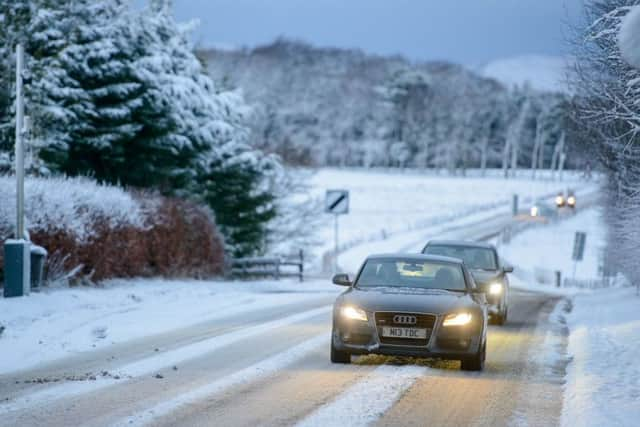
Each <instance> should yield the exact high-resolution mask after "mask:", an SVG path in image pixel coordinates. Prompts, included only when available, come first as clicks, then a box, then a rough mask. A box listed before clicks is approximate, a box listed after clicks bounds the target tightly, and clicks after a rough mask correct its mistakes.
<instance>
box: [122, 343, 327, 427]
mask: <svg viewBox="0 0 640 427" xmlns="http://www.w3.org/2000/svg"><path fill="white" fill-rule="evenodd" d="M326 343H327V337H326V335H325V334H322V335H319V336H316V337H314V338H311V339H309V340H307V341H304V342H303V343H301V344H298V345H296V346H294V347H292V348H290V349H289V350H287V351H285V352H282V353H278V354H276V355H275V356H272V357H270V358H268V359H266V360H263V361H262V362H258V363H256V364H254V365H251V366H249V367H247V368H245V369H242V370H240V371H238V372H236V373H234V374H231V375H228V376H225V377H223V378H220V379H219V380H217V381H214V382H211V383H208V384H206V385H204V386H202V387H198V388H195V389H193V390H190V391H189V392H187V393H184V394H181V395H178V396H176V397H175V398H174V399H171V400H167V401H163V402H161V403H159V404H158V405H156V406H154V407H152V408H149V409H147V410H146V411H144V412H142V413H140V414H136V415H133V416H131V417H129V418H127V419H124V420H121V421H118V422H116V423H114V426H142V425H149V424H151V425H153V422H154V420H156V419H158V418H161V417H162V416H166V415H168V414H170V413H172V412H174V411H176V410H177V409H179V408H181V407H184V406H186V405H189V404H190V403H194V402H198V401H201V400H203V399H204V398H206V397H209V396H211V395H214V394H217V393H220V392H222V391H224V390H226V389H228V388H230V387H233V386H238V385H242V384H247V383H250V382H253V381H258V380H261V379H264V378H266V377H269V376H271V375H274V374H277V373H278V372H280V371H281V370H282V369H283V368H285V367H287V366H289V365H291V364H293V363H295V362H297V361H298V360H300V359H302V358H303V357H305V356H307V355H308V354H309V353H311V352H312V351H314V350H316V349H317V348H318V347H320V346H323V345H326Z"/></svg>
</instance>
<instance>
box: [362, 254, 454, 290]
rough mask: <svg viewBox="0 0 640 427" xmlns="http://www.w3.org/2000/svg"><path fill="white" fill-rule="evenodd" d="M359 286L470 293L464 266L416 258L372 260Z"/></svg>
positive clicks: (364, 269) (363, 269) (365, 266)
mask: <svg viewBox="0 0 640 427" xmlns="http://www.w3.org/2000/svg"><path fill="white" fill-rule="evenodd" d="M355 286H356V287H358V288H366V287H380V286H383V287H404V288H420V289H444V290H450V291H464V290H466V285H465V281H464V275H463V273H462V267H461V266H460V265H456V264H450V263H444V262H433V261H420V260H418V261H416V260H413V259H373V260H368V261H367V262H366V263H365V265H364V267H363V268H362V271H361V272H360V275H359V276H358V278H357V281H356V283H355Z"/></svg>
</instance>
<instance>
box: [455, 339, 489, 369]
mask: <svg viewBox="0 0 640 427" xmlns="http://www.w3.org/2000/svg"><path fill="white" fill-rule="evenodd" d="M486 356H487V344H486V343H485V345H483V346H482V350H480V351H479V352H478V353H477V354H476V355H475V356H473V357H470V358H468V359H462V365H461V368H462V370H463V371H482V370H483V369H484V360H485V358H486Z"/></svg>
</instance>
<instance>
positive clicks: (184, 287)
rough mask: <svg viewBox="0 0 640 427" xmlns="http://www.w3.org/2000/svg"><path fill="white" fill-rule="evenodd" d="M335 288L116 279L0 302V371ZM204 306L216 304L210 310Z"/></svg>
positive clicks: (333, 291) (310, 283) (294, 283)
mask: <svg viewBox="0 0 640 427" xmlns="http://www.w3.org/2000/svg"><path fill="white" fill-rule="evenodd" d="M341 290H342V289H339V287H337V286H333V285H331V284H330V282H329V281H328V280H324V281H315V282H314V281H307V282H304V283H298V282H297V281H281V282H275V281H260V282H213V281H212V282H203V281H196V280H187V281H185V280H182V281H171V280H148V279H145V280H142V279H140V280H122V281H118V280H115V281H110V282H106V283H104V286H103V287H102V288H71V289H55V290H52V291H49V292H47V291H44V292H40V293H32V294H31V295H30V296H29V297H22V298H10V299H0V325H1V326H4V328H5V330H4V332H3V333H2V334H1V335H0V346H1V347H2V348H9V349H11V351H2V352H0V373H6V372H11V371H15V370H17V369H27V368H29V367H33V366H35V365H37V364H40V363H43V362H48V361H52V360H56V359H60V358H64V357H65V356H69V355H73V354H77V353H80V352H84V351H91V350H95V349H97V348H104V347H107V346H109V345H111V344H114V343H122V342H126V341H129V340H133V339H136V338H142V337H146V336H149V335H153V334H157V333H162V332H167V331H171V330H175V329H179V328H182V327H185V326H189V325H194V324H197V323H200V322H204V321H207V320H211V319H216V318H222V317H227V316H233V315H237V314H240V313H243V312H249V311H251V310H256V309H260V308H267V307H275V306H278V305H282V304H288V303H295V302H301V301H305V300H309V299H313V298H317V297H318V296H319V295H321V294H322V293H324V292H326V293H327V294H336V295H337V293H339V292H340V291H341ZM211 307H216V310H215V311H212V310H211Z"/></svg>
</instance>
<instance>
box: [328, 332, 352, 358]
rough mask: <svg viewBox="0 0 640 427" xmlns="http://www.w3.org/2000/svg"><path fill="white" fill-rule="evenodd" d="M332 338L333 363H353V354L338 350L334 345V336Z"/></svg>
mask: <svg viewBox="0 0 640 427" xmlns="http://www.w3.org/2000/svg"><path fill="white" fill-rule="evenodd" d="M331 336H332V338H331V363H351V353H349V352H348V351H342V350H338V349H337V348H336V347H335V345H334V344H333V334H331Z"/></svg>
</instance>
